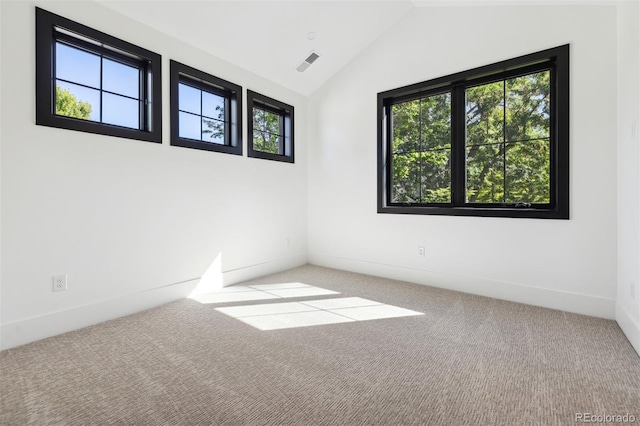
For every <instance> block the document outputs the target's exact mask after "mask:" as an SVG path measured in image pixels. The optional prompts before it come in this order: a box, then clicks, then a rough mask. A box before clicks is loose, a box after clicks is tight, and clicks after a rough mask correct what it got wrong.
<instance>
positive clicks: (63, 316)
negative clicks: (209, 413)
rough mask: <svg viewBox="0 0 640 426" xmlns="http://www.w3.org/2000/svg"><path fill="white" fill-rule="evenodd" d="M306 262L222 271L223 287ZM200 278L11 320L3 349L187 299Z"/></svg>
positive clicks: (2, 335) (0, 339)
mask: <svg viewBox="0 0 640 426" xmlns="http://www.w3.org/2000/svg"><path fill="white" fill-rule="evenodd" d="M306 263H307V257H306V255H296V256H291V257H288V258H283V259H277V260H273V261H269V262H265V263H260V264H257V265H249V266H247V267H244V268H239V269H235V270H232V271H227V272H223V283H224V285H225V286H226V285H231V284H235V283H238V282H241V281H245V280H248V279H252V278H258V277H260V276H262V275H268V274H272V273H276V272H280V271H283V270H286V269H290V268H294V267H297V266H302V265H304V264H306ZM199 280H200V279H199V278H196V279H192V280H189V281H185V282H181V283H177V284H172V285H167V286H163V287H159V288H155V289H151V290H146V291H141V292H138V293H133V294H126V295H122V296H118V297H115V298H113V299H109V300H104V301H99V302H96V303H91V304H88V305H83V306H79V307H76V308H72V309H67V310H64V311H58V312H52V313H48V314H44V315H40V316H37V317H32V318H27V319H23V320H18V321H12V322H9V323H6V324H2V325H1V326H0V350H4V349H9V348H14V347H16V346H21V345H24V344H27V343H31V342H35V341H37V340H41V339H45V338H47V337H52V336H56V335H58V334H62V333H66V332H69V331H73V330H77V329H80V328H83V327H88V326H90V325H94V324H98V323H100V322H104V321H108V320H112V319H115V318H119V317H122V316H125V315H130V314H133V313H136V312H140V311H144V310H146V309H151V308H154V307H156V306H160V305H164V304H165V303H169V302H173V301H174V300H178V299H183V298H185V297H188V296H189V294H190V293H191V292H192V291H193V290H194V289H195V288H196V286H197V284H198V282H199Z"/></svg>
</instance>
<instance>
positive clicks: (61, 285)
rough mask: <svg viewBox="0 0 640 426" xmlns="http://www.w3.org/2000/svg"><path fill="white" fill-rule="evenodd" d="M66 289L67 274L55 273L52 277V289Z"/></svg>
mask: <svg viewBox="0 0 640 426" xmlns="http://www.w3.org/2000/svg"><path fill="white" fill-rule="evenodd" d="M66 289H67V276H66V275H56V276H54V277H53V291H65V290H66Z"/></svg>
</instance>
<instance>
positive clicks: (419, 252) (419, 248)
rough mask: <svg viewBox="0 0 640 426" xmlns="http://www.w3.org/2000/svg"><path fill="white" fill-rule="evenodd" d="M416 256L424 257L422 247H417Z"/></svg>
mask: <svg viewBox="0 0 640 426" xmlns="http://www.w3.org/2000/svg"><path fill="white" fill-rule="evenodd" d="M418 256H420V257H424V256H425V254H424V247H423V246H418Z"/></svg>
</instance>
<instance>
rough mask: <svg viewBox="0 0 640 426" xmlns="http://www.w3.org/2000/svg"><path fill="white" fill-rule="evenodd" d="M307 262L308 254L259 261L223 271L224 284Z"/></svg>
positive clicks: (295, 266)
mask: <svg viewBox="0 0 640 426" xmlns="http://www.w3.org/2000/svg"><path fill="white" fill-rule="evenodd" d="M306 264H307V255H306V254H298V255H294V256H290V257H285V258H282V259H276V260H271V261H268V262H263V263H258V264H256V265H250V266H246V267H243V268H238V269H233V270H231V271H226V272H224V273H223V275H224V278H223V283H224V284H223V285H224V286H225V287H226V286H228V285H233V284H237V283H240V282H243V281H247V280H251V279H254V278H258V277H263V276H265V275H270V274H275V273H276V272H281V271H286V270H287V269H292V268H297V267H298V266H302V265H306Z"/></svg>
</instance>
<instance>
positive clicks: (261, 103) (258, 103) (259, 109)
mask: <svg viewBox="0 0 640 426" xmlns="http://www.w3.org/2000/svg"><path fill="white" fill-rule="evenodd" d="M247 116H248V117H251V124H250V125H249V126H248V132H247V133H248V138H249V146H248V152H249V157H254V158H262V159H265V160H275V161H284V162H287V163H293V162H294V158H293V107H292V106H291V105H287V104H285V103H283V102H280V101H277V100H275V99H271V98H269V97H267V96H264V95H261V94H259V93H256V92H252V91H251V90H247Z"/></svg>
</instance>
